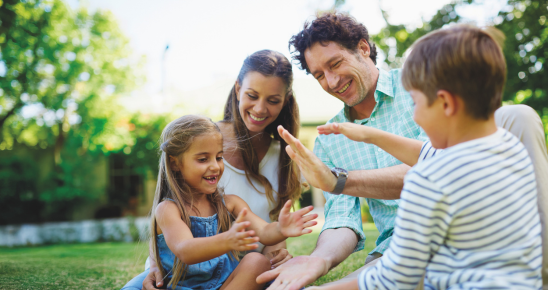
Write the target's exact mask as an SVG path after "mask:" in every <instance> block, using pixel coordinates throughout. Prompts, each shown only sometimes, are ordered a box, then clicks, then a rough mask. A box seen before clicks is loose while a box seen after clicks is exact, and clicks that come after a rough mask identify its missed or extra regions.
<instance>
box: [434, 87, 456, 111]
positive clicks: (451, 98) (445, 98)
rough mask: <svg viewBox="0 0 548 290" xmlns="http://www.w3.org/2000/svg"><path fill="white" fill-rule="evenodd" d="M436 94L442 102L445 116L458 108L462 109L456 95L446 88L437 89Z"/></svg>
mask: <svg viewBox="0 0 548 290" xmlns="http://www.w3.org/2000/svg"><path fill="white" fill-rule="evenodd" d="M436 95H437V97H438V99H439V100H440V101H441V102H442V106H443V112H444V113H445V116H447V117H451V116H454V115H456V114H457V113H458V112H459V110H461V109H462V108H461V104H460V103H459V100H458V97H457V96H456V95H454V94H452V93H450V92H448V91H446V90H439V91H438V92H437V93H436Z"/></svg>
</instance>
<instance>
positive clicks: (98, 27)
mask: <svg viewBox="0 0 548 290" xmlns="http://www.w3.org/2000/svg"><path fill="white" fill-rule="evenodd" d="M140 64H141V60H134V59H133V58H132V54H131V51H130V49H129V45H128V40H127V39H126V38H125V36H124V35H123V34H122V33H121V31H120V29H119V28H118V25H117V23H116V21H115V19H114V17H113V15H112V14H111V13H110V12H106V11H97V12H95V13H91V14H90V13H88V11H87V10H86V9H85V8H83V9H79V10H78V11H71V10H70V9H69V8H68V7H67V6H66V5H65V4H64V3H63V2H62V1H61V0H22V1H17V0H4V1H2V0H0V150H12V149H14V147H17V148H20V147H25V148H29V150H42V151H41V152H43V153H46V154H52V156H53V158H52V160H53V163H54V164H53V165H52V168H53V170H51V173H50V175H49V176H48V178H46V180H45V181H44V182H43V183H42V184H38V185H36V186H31V187H32V188H34V190H35V196H34V197H29V200H33V199H36V200H40V201H41V202H42V204H43V205H44V206H45V208H46V209H45V210H46V211H47V212H49V213H45V216H48V215H49V216H50V217H53V216H56V215H57V217H54V218H53V219H64V218H65V217H64V216H63V215H66V213H65V211H63V210H62V209H63V208H69V207H71V206H72V205H74V204H75V203H78V202H82V201H83V200H86V199H90V198H96V197H97V195H98V194H100V193H95V192H93V191H92V190H90V186H89V185H90V183H92V182H93V181H86V175H87V173H88V171H87V170H89V169H90V166H91V164H93V162H95V161H96V160H97V158H98V157H100V156H103V155H108V154H109V153H110V152H117V151H120V150H123V149H124V148H126V147H128V146H130V147H131V146H133V145H134V144H135V142H136V138H135V136H134V135H133V133H132V132H133V130H134V127H135V126H134V125H131V124H128V122H127V121H126V120H128V119H129V118H131V115H130V114H129V113H127V112H126V111H125V110H124V109H123V108H121V107H120V105H119V104H118V102H117V97H118V96H120V95H123V94H128V93H129V92H131V91H132V90H133V89H134V88H135V87H136V84H137V83H140V82H142V77H141V75H140V74H139V72H140V70H139V68H140ZM132 126H133V127H132ZM29 158H30V157H29ZM17 162H21V163H22V164H23V163H24V164H28V162H27V161H24V160H19V161H17ZM17 162H16V161H13V160H12V161H10V162H8V163H6V164H7V165H6V166H8V167H4V168H9V167H12V168H19V167H17V165H14V164H16V163H17ZM0 165H2V164H0ZM0 167H1V166H0ZM0 169H2V168H0ZM0 171H1V170H0ZM8 171H9V170H8ZM4 172H6V171H4ZM6 176H7V175H6ZM4 180H8V179H4ZM35 182H37V183H40V181H35ZM10 184H12V183H10ZM13 184H15V183H13ZM17 184H22V183H21V182H19V183H17ZM14 186H15V185H14ZM11 188H22V187H21V186H19V185H17V186H15V187H11ZM4 189H5V188H3V190H0V192H6V191H4ZM14 190H17V189H14ZM25 190H27V189H25ZM27 191H28V192H31V191H30V190H27ZM16 193H17V192H16ZM10 194H11V196H13V194H14V193H13V192H12V193H10ZM3 197H6V198H7V195H4V194H0V202H1V201H2V198H3ZM43 216H44V215H43ZM46 219H47V218H46Z"/></svg>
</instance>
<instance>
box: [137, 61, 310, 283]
mask: <svg viewBox="0 0 548 290" xmlns="http://www.w3.org/2000/svg"><path fill="white" fill-rule="evenodd" d="M292 85H293V70H292V67H291V63H290V62H289V60H288V59H287V58H286V57H285V56H284V55H283V54H281V53H279V52H276V51H272V50H261V51H257V52H255V53H253V54H251V55H250V56H248V57H247V58H246V59H245V60H244V63H243V65H242V68H241V69H240V73H239V74H238V77H237V79H236V81H235V83H234V86H233V87H232V89H231V91H230V93H229V96H228V99H227V101H226V104H225V110H224V117H223V120H222V121H220V122H218V123H217V125H218V126H219V128H220V129H221V133H222V134H223V140H224V145H223V147H224V148H223V150H224V164H225V172H224V174H223V176H222V177H221V179H220V180H219V187H221V188H224V192H226V193H227V194H234V195H238V196H240V197H241V198H242V199H243V200H244V201H245V202H246V203H247V204H248V205H249V207H250V209H251V211H252V212H254V213H255V214H257V215H258V216H259V217H261V218H262V219H264V220H265V221H267V222H274V221H277V220H278V216H279V214H280V211H281V209H282V208H283V206H284V204H285V202H286V201H287V200H292V201H295V200H298V199H299V198H300V195H301V192H302V187H303V183H302V179H301V174H300V172H299V169H298V167H297V166H296V165H295V164H293V162H292V161H291V158H290V157H289V156H288V155H287V153H286V151H285V147H286V146H287V143H286V142H285V141H284V140H283V139H282V138H280V136H279V134H278V132H277V130H276V128H277V127H278V125H282V126H283V127H284V128H285V129H287V130H288V131H289V132H290V133H291V134H292V135H293V136H298V130H299V126H300V120H299V108H298V106H297V102H296V100H295V96H294V94H293V89H292ZM255 251H258V252H261V253H262V254H264V255H265V256H266V257H267V258H268V259H269V260H270V263H271V265H272V268H275V267H278V266H279V265H281V264H283V263H285V262H286V261H288V260H289V259H291V258H292V256H291V255H290V254H289V252H288V251H287V246H286V243H285V241H283V242H281V243H279V244H276V245H273V246H264V245H262V244H259V247H258V248H257V249H256V250H255ZM150 266H151V267H150V271H149V274H148V276H147V277H146V279H145V281H144V282H143V286H144V288H145V289H155V288H153V285H156V286H158V287H161V286H163V285H164V281H162V278H163V277H162V275H161V272H160V271H159V270H158V268H157V265H156V263H154V262H152V263H151V265H150Z"/></svg>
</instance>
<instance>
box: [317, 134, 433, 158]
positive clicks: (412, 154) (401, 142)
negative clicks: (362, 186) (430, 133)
mask: <svg viewBox="0 0 548 290" xmlns="http://www.w3.org/2000/svg"><path fill="white" fill-rule="evenodd" d="M318 133H320V134H323V135H328V134H343V135H344V136H346V137H347V138H348V139H350V140H353V141H358V142H365V143H369V144H373V145H376V146H378V147H379V148H381V149H382V150H384V151H386V152H387V153H388V154H390V155H392V156H394V157H396V159H398V160H400V161H401V162H403V163H405V164H407V165H409V166H413V165H415V164H416V163H417V161H418V160H419V155H420V152H421V148H422V145H423V142H422V141H419V140H415V139H410V138H406V137H402V136H399V135H396V134H392V133H388V132H385V131H382V130H379V129H375V128H371V127H368V126H363V125H358V124H353V123H331V124H326V125H322V126H318Z"/></svg>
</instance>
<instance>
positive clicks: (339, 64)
mask: <svg viewBox="0 0 548 290" xmlns="http://www.w3.org/2000/svg"><path fill="white" fill-rule="evenodd" d="M304 56H305V59H306V64H307V65H308V68H309V70H310V73H311V74H312V75H313V76H314V78H315V79H316V80H318V82H319V83H320V85H321V86H322V88H323V89H324V90H325V91H326V92H328V93H329V94H331V95H333V96H334V97H336V98H337V99H339V100H341V101H343V102H344V103H345V104H346V105H347V106H349V107H353V106H355V105H357V104H359V103H361V102H362V101H363V100H364V99H365V98H366V96H368V95H369V93H370V91H371V90H375V81H376V80H374V81H372V77H371V74H370V73H369V70H370V69H371V67H372V68H374V69H376V68H375V65H374V64H373V61H372V60H371V59H370V58H369V46H368V45H367V43H366V42H365V40H362V41H361V42H360V43H359V44H358V48H357V50H356V51H355V52H354V51H351V50H349V49H346V48H344V47H343V46H341V45H340V44H338V43H336V42H332V41H331V42H328V43H326V45H325V44H324V45H322V44H321V43H320V42H316V43H314V44H313V45H312V46H311V47H310V48H308V49H307V50H305V52H304ZM369 62H370V63H369Z"/></svg>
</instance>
